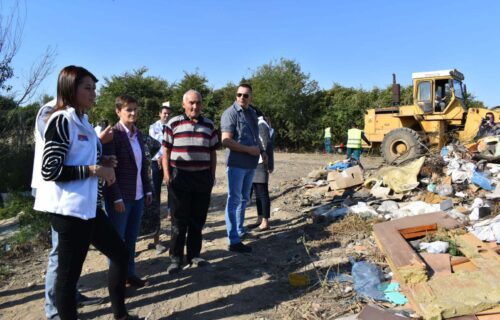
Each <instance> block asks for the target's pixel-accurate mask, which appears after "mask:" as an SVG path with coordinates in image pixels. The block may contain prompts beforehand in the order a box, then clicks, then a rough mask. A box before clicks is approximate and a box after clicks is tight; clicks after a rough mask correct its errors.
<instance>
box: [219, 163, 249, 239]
mask: <svg viewBox="0 0 500 320" xmlns="http://www.w3.org/2000/svg"><path fill="white" fill-rule="evenodd" d="M226 173H227V186H228V195H227V203H226V215H225V219H226V228H227V236H228V238H229V244H236V243H239V242H241V240H240V236H242V235H243V234H245V227H244V226H243V223H244V222H245V208H246V204H247V201H248V200H250V191H251V190H252V182H253V176H254V175H255V169H242V168H236V167H227V169H226Z"/></svg>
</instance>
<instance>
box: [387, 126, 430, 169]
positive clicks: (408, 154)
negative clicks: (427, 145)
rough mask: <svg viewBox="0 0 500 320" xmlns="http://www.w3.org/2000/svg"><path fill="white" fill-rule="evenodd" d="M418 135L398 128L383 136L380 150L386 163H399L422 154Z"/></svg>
mask: <svg viewBox="0 0 500 320" xmlns="http://www.w3.org/2000/svg"><path fill="white" fill-rule="evenodd" d="M421 140H422V139H421V137H420V135H419V134H418V133H417V132H416V131H415V130H412V129H410V128H398V129H394V130H392V131H390V132H389V133H388V134H386V135H385V136H384V140H382V145H381V147H380V150H381V152H382V155H383V156H384V159H385V161H386V162H387V163H389V164H391V163H401V162H403V161H405V160H408V159H413V158H416V157H418V156H419V155H421V154H423V151H424V148H423V147H422V141H421Z"/></svg>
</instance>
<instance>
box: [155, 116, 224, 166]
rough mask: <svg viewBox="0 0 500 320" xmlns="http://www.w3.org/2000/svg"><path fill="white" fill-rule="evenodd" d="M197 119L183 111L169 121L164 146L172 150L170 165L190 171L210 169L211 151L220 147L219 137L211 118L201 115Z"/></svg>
mask: <svg viewBox="0 0 500 320" xmlns="http://www.w3.org/2000/svg"><path fill="white" fill-rule="evenodd" d="M197 120H198V121H197V122H196V121H192V120H190V119H189V118H188V116H186V114H185V113H183V114H181V115H178V116H176V117H174V118H172V119H170V120H169V121H168V123H167V125H166V127H165V131H164V133H163V146H164V147H165V148H167V149H171V150H172V151H171V153H170V166H172V167H175V168H178V169H182V170H189V171H201V170H206V169H210V165H211V161H210V160H211V159H210V152H212V151H213V150H216V149H217V148H218V147H219V138H218V137H217V131H216V130H215V127H214V123H213V122H212V121H211V120H210V119H208V118H205V117H202V116H199V117H198V119H197Z"/></svg>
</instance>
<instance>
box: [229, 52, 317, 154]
mask: <svg viewBox="0 0 500 320" xmlns="http://www.w3.org/2000/svg"><path fill="white" fill-rule="evenodd" d="M249 82H250V83H251V85H252V87H253V96H254V98H253V104H254V105H255V106H257V107H258V108H260V109H261V110H262V112H264V113H265V114H266V115H268V116H269V117H270V118H271V122H272V125H273V127H274V128H275V130H276V146H277V147H279V148H292V149H295V150H301V149H302V150H305V149H309V148H310V146H311V143H312V142H313V141H314V139H315V137H316V136H317V134H316V131H317V130H319V123H318V120H319V116H320V114H319V113H318V106H319V105H318V103H317V101H316V100H317V97H318V95H317V94H318V92H319V87H318V83H317V82H316V81H314V80H310V77H309V74H306V73H304V72H302V70H301V68H300V65H299V64H298V63H297V62H296V61H293V60H288V59H284V58H282V59H280V60H279V61H277V62H270V63H268V64H265V65H263V66H261V67H259V68H258V69H257V70H256V71H255V72H254V73H253V75H252V77H251V78H250V79H249ZM233 95H234V93H233Z"/></svg>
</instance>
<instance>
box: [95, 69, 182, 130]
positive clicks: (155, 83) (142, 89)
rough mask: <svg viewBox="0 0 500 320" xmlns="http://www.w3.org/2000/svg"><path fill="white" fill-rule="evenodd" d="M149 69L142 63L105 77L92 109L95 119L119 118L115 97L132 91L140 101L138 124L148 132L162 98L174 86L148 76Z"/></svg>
mask: <svg viewBox="0 0 500 320" xmlns="http://www.w3.org/2000/svg"><path fill="white" fill-rule="evenodd" d="M147 71H148V69H147V68H146V67H142V68H140V69H138V70H134V71H132V72H125V73H124V74H122V75H118V76H111V78H104V85H103V86H102V87H101V88H100V90H99V96H98V98H97V102H96V106H95V108H94V109H93V110H91V112H90V119H91V121H92V122H93V123H97V122H98V121H101V120H104V119H106V120H108V121H109V122H110V123H115V122H116V121H117V119H118V118H117V115H116V112H115V99H116V97H118V96H120V95H122V94H128V95H131V96H133V97H135V98H136V99H137V100H138V101H139V108H140V111H139V117H138V120H137V126H138V127H139V128H140V129H141V131H142V132H146V133H147V132H148V129H149V125H150V124H152V123H153V122H155V121H156V120H157V119H158V112H159V110H160V106H161V103H162V101H164V100H168V97H169V96H171V92H172V91H171V88H170V87H169V85H168V82H167V81H166V80H164V79H161V78H159V77H155V76H146V73H147Z"/></svg>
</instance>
